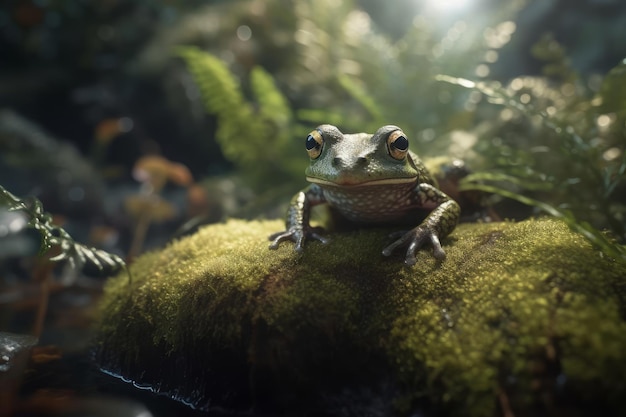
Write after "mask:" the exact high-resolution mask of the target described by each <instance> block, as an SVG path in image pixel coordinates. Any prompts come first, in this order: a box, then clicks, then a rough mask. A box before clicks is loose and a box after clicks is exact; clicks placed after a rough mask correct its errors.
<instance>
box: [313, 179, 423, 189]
mask: <svg viewBox="0 0 626 417" xmlns="http://www.w3.org/2000/svg"><path fill="white" fill-rule="evenodd" d="M306 180H307V181H308V182H312V183H313V184H318V185H321V186H327V187H369V186H374V185H393V184H409V183H412V182H415V180H416V177H407V178H384V179H379V180H371V181H354V182H351V181H347V180H343V181H341V182H336V181H329V180H323V179H321V178H316V177H306Z"/></svg>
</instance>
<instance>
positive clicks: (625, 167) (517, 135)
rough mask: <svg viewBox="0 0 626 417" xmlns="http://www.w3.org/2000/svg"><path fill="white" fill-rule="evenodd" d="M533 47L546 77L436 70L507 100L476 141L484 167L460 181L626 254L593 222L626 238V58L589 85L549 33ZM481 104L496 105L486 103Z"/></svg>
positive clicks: (490, 97) (450, 79) (458, 82)
mask: <svg viewBox="0 0 626 417" xmlns="http://www.w3.org/2000/svg"><path fill="white" fill-rule="evenodd" d="M535 50H536V51H538V52H539V51H540V56H541V57H542V58H543V59H545V60H546V62H547V64H546V74H545V76H544V77H524V78H516V79H514V80H512V81H511V82H510V83H508V84H507V85H504V86H503V85H501V84H500V83H497V82H473V81H470V80H467V79H461V78H454V77H449V76H440V77H439V80H441V81H445V82H449V83H451V84H455V85H458V86H462V87H465V88H468V89H470V90H472V91H474V92H477V93H479V94H480V95H481V96H483V97H485V98H486V101H487V102H488V103H493V104H498V105H501V106H504V107H505V108H504V110H501V111H499V115H497V116H496V117H491V118H490V119H489V122H488V124H487V123H486V122H485V123H483V126H482V129H481V133H480V135H481V136H482V138H483V140H480V141H479V142H478V143H477V146H476V148H477V151H479V153H481V155H482V156H483V158H485V159H486V160H488V163H486V164H485V165H486V167H488V170H487V171H485V172H479V173H475V174H474V175H471V176H470V177H468V178H466V179H465V182H464V184H463V188H464V189H479V190H483V191H488V192H492V193H496V194H499V195H502V196H504V197H508V198H512V199H515V200H517V201H520V202H522V203H524V204H528V205H532V206H534V207H537V208H539V209H540V210H542V211H544V212H547V213H549V214H551V215H553V216H556V217H561V218H563V219H564V220H565V221H566V222H567V223H568V224H569V225H570V226H571V227H572V228H573V229H574V230H576V231H578V232H580V233H582V234H583V235H585V236H586V237H587V238H588V239H589V240H590V241H591V242H592V243H594V244H595V245H596V246H597V247H599V248H601V249H602V250H603V251H604V252H605V253H607V254H608V255H610V256H613V257H615V258H619V259H621V260H623V261H625V260H626V247H624V246H622V245H619V244H617V243H616V242H615V241H613V240H612V239H611V238H609V237H607V236H606V235H605V234H603V233H601V232H599V231H598V229H608V230H610V231H611V232H612V234H613V237H614V238H617V239H618V240H619V241H621V242H623V241H624V239H625V238H626V229H625V227H626V226H625V218H626V201H625V200H624V197H623V196H624V189H625V186H626V175H625V174H626V152H625V144H626V137H625V136H626V112H625V109H626V107H625V103H624V102H623V96H622V95H621V93H622V90H623V85H624V83H625V82H626V71H625V69H626V63H625V62H622V63H621V64H619V65H618V66H617V67H616V68H614V69H613V70H612V71H611V72H609V74H607V76H606V77H605V78H604V79H603V80H602V81H601V82H600V83H599V85H598V86H597V87H596V88H595V91H594V89H592V88H590V87H589V86H588V85H587V84H585V83H583V82H582V81H581V78H580V77H579V76H578V74H576V72H575V71H574V70H572V69H571V68H570V67H569V66H568V63H567V58H566V55H565V54H564V53H563V51H562V49H561V48H560V47H559V45H557V44H556V43H555V41H554V39H552V38H551V37H546V38H545V39H544V40H543V41H542V42H541V43H540V44H538V45H537V46H536V48H535ZM551 80H552V81H551ZM485 110H486V112H487V113H491V112H492V111H493V109H489V106H487V108H486V109H485ZM477 130H478V129H477ZM529 195H533V196H534V198H531V197H529Z"/></svg>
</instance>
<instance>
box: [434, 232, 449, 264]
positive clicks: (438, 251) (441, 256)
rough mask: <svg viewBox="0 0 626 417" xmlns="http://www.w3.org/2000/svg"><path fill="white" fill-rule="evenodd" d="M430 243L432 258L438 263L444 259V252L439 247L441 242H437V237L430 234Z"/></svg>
mask: <svg viewBox="0 0 626 417" xmlns="http://www.w3.org/2000/svg"><path fill="white" fill-rule="evenodd" d="M430 243H431V244H432V245H433V256H434V257H435V259H437V260H439V261H443V260H444V259H446V252H445V251H444V250H443V248H442V247H441V242H439V236H437V235H436V234H434V233H432V234H431V235H430Z"/></svg>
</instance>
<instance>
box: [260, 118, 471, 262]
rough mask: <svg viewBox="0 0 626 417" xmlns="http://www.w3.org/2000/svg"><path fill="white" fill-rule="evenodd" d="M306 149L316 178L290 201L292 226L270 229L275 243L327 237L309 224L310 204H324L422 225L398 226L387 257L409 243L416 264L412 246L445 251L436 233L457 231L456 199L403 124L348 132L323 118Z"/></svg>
mask: <svg viewBox="0 0 626 417" xmlns="http://www.w3.org/2000/svg"><path fill="white" fill-rule="evenodd" d="M398 138H400V140H399V141H397V142H395V140H396V139H398ZM307 150H308V151H309V155H310V156H311V165H310V166H309V167H308V168H307V170H306V175H307V180H308V181H309V182H311V183H312V184H311V185H310V186H309V187H307V188H306V189H304V190H302V191H300V192H299V193H298V194H296V195H295V196H294V198H293V199H292V200H291V204H290V206H289V209H288V212H287V222H286V225H287V230H286V231H284V232H279V233H275V234H273V235H271V236H270V240H272V243H271V245H270V248H271V249H275V248H277V247H278V245H279V244H280V242H282V241H284V240H292V241H294V242H295V243H296V250H297V251H301V250H302V249H303V246H304V241H305V239H307V238H311V239H316V240H319V241H321V242H322V243H326V242H327V241H328V240H327V239H326V238H325V237H323V236H320V235H319V234H318V232H319V228H313V227H311V226H310V225H309V216H310V211H311V207H313V206H315V205H318V204H323V203H327V204H328V205H329V206H330V209H331V210H332V211H334V212H335V213H336V214H338V215H339V216H338V217H339V218H341V219H344V220H345V221H347V222H352V223H356V224H379V225H380V224H389V223H391V224H404V225H416V224H417V227H415V228H414V229H412V230H409V231H408V232H404V231H403V232H399V233H395V234H394V235H393V236H394V238H398V239H397V240H396V241H394V242H393V243H392V244H390V245H389V246H387V247H386V248H384V249H383V255H385V256H389V255H390V254H391V253H392V251H393V250H394V249H396V248H397V247H399V246H408V248H407V252H406V258H405V263H406V264H408V265H413V264H415V262H416V257H415V252H416V251H417V250H418V249H419V248H420V247H421V246H423V245H424V244H425V243H427V242H430V243H431V244H432V246H433V254H434V256H435V257H436V258H437V259H443V258H445V252H444V251H443V249H442V248H441V244H440V242H439V240H440V239H441V238H443V237H445V236H447V235H448V234H449V233H450V232H452V230H454V227H455V226H456V223H457V221H458V218H459V214H460V208H459V205H458V204H457V203H456V202H455V201H454V200H452V199H451V198H450V197H448V196H447V195H446V194H444V193H443V192H441V191H440V190H438V189H437V188H436V186H435V181H434V180H433V178H432V177H431V176H430V174H429V173H428V171H427V170H426V168H425V167H424V165H423V164H422V161H420V159H419V158H418V157H417V155H415V154H414V153H412V152H410V151H408V142H407V141H406V138H405V136H404V134H403V133H402V131H401V130H400V128H398V127H397V126H391V125H389V126H383V127H381V128H380V129H378V131H377V132H376V133H374V134H373V135H371V134H367V133H357V134H345V135H344V134H343V133H341V132H340V131H339V129H337V128H336V127H335V126H331V125H321V126H318V127H317V129H316V130H315V131H313V132H311V135H309V137H308V138H307ZM428 212H430V213H429V214H428ZM420 222H421V223H420Z"/></svg>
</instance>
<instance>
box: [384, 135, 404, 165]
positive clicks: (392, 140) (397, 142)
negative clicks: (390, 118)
mask: <svg viewBox="0 0 626 417" xmlns="http://www.w3.org/2000/svg"><path fill="white" fill-rule="evenodd" d="M387 150H388V151H389V155H391V157H392V158H394V159H397V160H402V159H404V158H405V157H406V154H407V152H409V140H408V139H407V138H406V136H405V135H404V132H403V131H401V130H395V131H393V132H391V134H390V135H389V137H388V138H387Z"/></svg>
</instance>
